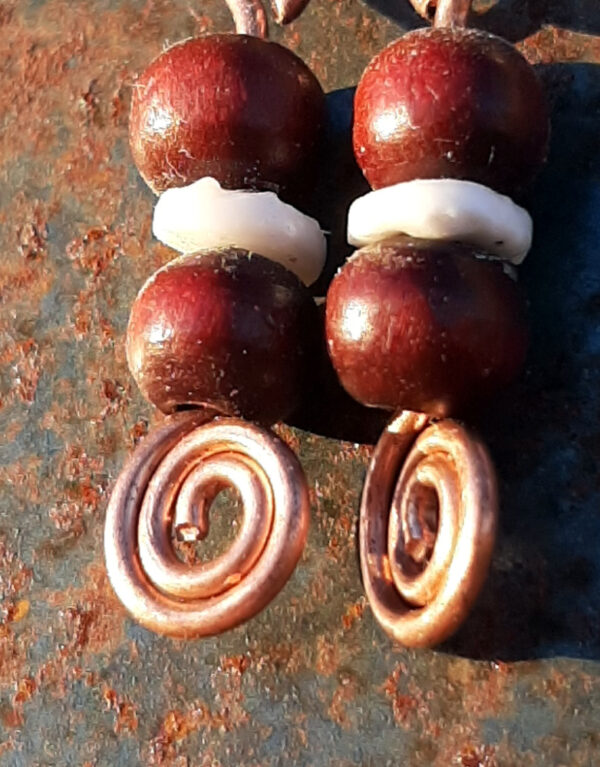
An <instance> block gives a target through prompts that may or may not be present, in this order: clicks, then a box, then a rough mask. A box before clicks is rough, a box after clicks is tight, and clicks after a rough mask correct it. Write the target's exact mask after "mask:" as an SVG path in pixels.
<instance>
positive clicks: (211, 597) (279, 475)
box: [104, 412, 309, 637]
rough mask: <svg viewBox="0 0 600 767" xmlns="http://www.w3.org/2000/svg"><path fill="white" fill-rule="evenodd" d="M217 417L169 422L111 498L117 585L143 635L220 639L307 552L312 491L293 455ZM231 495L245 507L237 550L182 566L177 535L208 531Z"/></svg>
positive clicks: (194, 415) (109, 540)
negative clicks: (225, 494)
mask: <svg viewBox="0 0 600 767" xmlns="http://www.w3.org/2000/svg"><path fill="white" fill-rule="evenodd" d="M211 418H212V414H208V413H203V412H190V413H185V414H179V415H176V416H171V417H170V418H168V419H167V422H166V424H165V425H164V426H162V427H161V428H159V429H156V430H155V431H154V432H152V433H151V434H150V435H148V437H147V438H146V439H145V440H144V441H143V442H142V443H141V445H140V446H139V447H138V448H137V449H136V451H135V452H134V453H133V455H132V456H131V457H130V458H129V460H128V462H127V464H126V465H125V468H124V469H123V471H122V472H121V475H120V476H119V479H118V480H117V483H116V486H115V488H114V490H113V493H112V495H111V499H110V503H109V505H108V510H107V515H106V526H105V535H104V545H105V553H106V566H107V570H108V575H109V578H110V581H111V584H112V586H113V588H114V590H115V592H116V593H117V596H118V597H119V599H120V600H121V602H122V603H123V604H124V605H125V607H126V608H127V610H128V611H129V612H130V613H131V614H132V615H133V617H134V618H136V620H138V621H139V622H140V623H141V624H142V625H144V626H145V627H146V628H149V629H151V630H153V631H156V632H158V633H161V634H168V635H170V636H175V637H200V636H209V635H213V634H219V633H221V632H223V631H227V630H228V629H230V628H233V627H234V626H236V625H238V624H239V623H242V622H244V621H246V620H248V619H249V618H251V617H252V616H253V615H255V614H256V613H257V612H259V611H260V610H262V609H263V608H264V607H265V606H266V605H267V604H268V603H269V602H270V601H271V600H272V599H273V598H274V597H275V595H276V594H277V593H278V592H279V591H280V589H281V588H282V587H283V585H284V584H285V582H286V581H287V579H288V578H289V576H290V575H291V573H292V572H293V570H294V567H295V566H296V563H297V561H298V559H299V558H300V555H301V553H302V549H303V547H304V543H305V541H306V535H307V531H308V520H309V500H308V489H307V486H306V480H305V478H304V474H303V472H302V469H301V467H300V464H299V463H298V460H297V458H296V456H295V455H294V454H293V453H292V451H291V450H290V449H289V448H288V447H287V446H286V445H285V444H284V443H283V442H282V441H281V440H280V439H279V438H278V437H276V436H275V435H274V434H273V433H272V432H270V431H268V430H266V429H262V428H260V427H258V426H255V425H252V424H249V423H247V422H245V421H242V420H237V419H230V418H223V419H215V420H210V419H211ZM225 487H233V488H235V489H236V490H237V491H238V493H239V496H240V498H241V501H242V506H243V522H242V525H241V529H240V532H239V534H238V536H237V538H236V539H235V540H234V542H233V544H232V545H231V546H230V548H229V549H228V550H227V551H226V552H225V553H224V554H223V555H221V556H220V557H217V558H216V559H214V560H212V561H210V562H206V563H201V564H197V565H193V566H188V565H185V564H184V563H183V562H182V561H181V560H179V559H178V557H177V555H176V553H175V550H174V548H173V543H172V535H173V531H174V530H175V531H178V532H180V533H181V534H182V535H183V537H186V538H188V539H194V538H196V539H197V538H202V537H204V535H205V534H206V532H207V530H208V521H207V520H208V511H209V508H210V504H211V503H212V501H213V500H214V498H215V497H216V495H217V494H218V493H219V492H220V490H222V489H223V488H225Z"/></svg>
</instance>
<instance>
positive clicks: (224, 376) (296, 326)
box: [127, 249, 318, 423]
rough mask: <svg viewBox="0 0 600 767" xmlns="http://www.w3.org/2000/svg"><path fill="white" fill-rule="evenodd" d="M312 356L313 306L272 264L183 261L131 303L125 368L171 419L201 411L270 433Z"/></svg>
mask: <svg viewBox="0 0 600 767" xmlns="http://www.w3.org/2000/svg"><path fill="white" fill-rule="evenodd" d="M317 348H318V317H317V311H316V307H315V303H314V300H313V298H312V296H311V295H310V293H309V292H308V291H307V289H306V288H305V287H304V285H302V283H301V282H300V281H299V280H298V278H297V277H296V276H295V275H294V274H292V273H291V272H289V271H288V270H287V269H285V268H284V267H283V266H281V265H280V264H277V263H275V262H273V261H270V260H268V259H266V258H263V257H262V256H257V255H254V254H253V255H250V254H249V253H248V252H247V251H243V250H237V249H227V250H218V251H202V252H200V253H198V254H195V255H190V256H182V257H181V258H178V259H176V260H175V261H172V262H171V263H170V264H168V265H167V266H166V267H164V268H162V269H160V270H159V271H158V272H156V274H154V275H153V277H152V278H151V279H150V280H149V281H148V282H147V283H146V285H144V287H143V288H142V290H141V291H140V293H139V294H138V296H137V298H136V300H135V302H134V304H133V307H132V310H131V316H130V320H129V327H128V329H127V359H128V362H129V367H130V369H131V373H132V375H133V377H134V378H135V380H136V382H137V384H138V386H139V388H140V390H141V392H142V394H143V395H144V396H145V397H146V399H148V400H149V401H150V402H152V403H153V404H154V405H156V406H157V407H158V408H160V409H161V410H162V411H163V412H166V413H170V412H173V411H175V410H177V409H181V408H184V407H197V406H202V405H207V406H210V407H213V408H215V409H217V410H218V411H220V412H222V413H225V414H228V415H239V416H242V417H245V418H248V419H252V420H257V421H261V422H264V423H273V422H275V421H277V420H279V419H282V418H285V417H286V416H287V415H289V414H290V413H291V412H292V411H293V410H294V409H295V408H296V406H297V405H298V403H299V401H300V399H301V397H302V395H303V393H304V391H305V387H306V385H307V383H308V382H309V381H310V375H311V368H312V365H313V364H314V363H313V356H314V355H315V353H316V350H317Z"/></svg>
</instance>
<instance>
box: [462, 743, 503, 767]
mask: <svg viewBox="0 0 600 767" xmlns="http://www.w3.org/2000/svg"><path fill="white" fill-rule="evenodd" d="M495 753H496V749H495V748H494V747H493V746H483V748H481V749H477V748H475V747H474V746H467V747H466V748H465V749H464V750H463V752H462V753H461V755H460V764H461V765H462V767H497V764H498V763H497V762H496V759H495V757H494V754H495Z"/></svg>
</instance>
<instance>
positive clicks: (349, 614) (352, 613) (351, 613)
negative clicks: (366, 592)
mask: <svg viewBox="0 0 600 767" xmlns="http://www.w3.org/2000/svg"><path fill="white" fill-rule="evenodd" d="M365 607H366V599H365V598H364V597H361V598H360V599H359V600H358V601H356V602H354V603H353V604H351V605H350V606H349V607H348V609H347V610H346V612H345V613H344V614H343V615H342V626H343V627H344V629H345V630H346V631H348V630H349V629H351V628H352V626H353V625H354V624H355V623H356V621H357V620H360V619H361V618H362V617H363V614H364V612H365Z"/></svg>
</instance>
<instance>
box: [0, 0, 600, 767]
mask: <svg viewBox="0 0 600 767" xmlns="http://www.w3.org/2000/svg"><path fill="white" fill-rule="evenodd" d="M476 5H477V8H478V9H479V10H480V11H483V10H484V8H486V7H488V8H489V7H490V6H492V7H491V8H490V10H489V11H488V13H486V15H485V16H483V17H481V19H480V21H481V25H482V26H485V27H486V28H489V29H491V30H492V31H495V32H498V33H501V34H506V35H509V36H510V38H511V39H513V40H521V41H522V42H520V43H519V48H520V50H522V51H523V52H524V53H525V55H526V56H527V57H528V59H529V60H530V61H532V62H533V63H536V64H539V65H540V70H541V73H542V75H543V77H544V80H545V82H546V83H547V85H548V89H549V93H550V99H551V103H552V104H553V142H552V147H551V154H550V160H549V164H548V167H547V169H546V170H545V171H544V172H543V174H542V176H541V178H540V179H539V181H538V183H537V185H536V187H535V189H534V190H533V191H532V193H531V198H530V207H531V209H532V211H533V214H534V217H535V222H536V226H537V229H536V247H535V250H534V252H532V254H531V256H530V258H529V261H528V262H527V264H526V265H525V267H524V268H523V270H522V276H523V282H524V284H525V287H526V288H527V290H528V291H529V295H530V297H531V317H532V322H533V348H532V352H531V354H530V357H529V361H528V365H527V371H526V374H525V376H524V378H523V380H522V382H521V383H520V384H519V385H518V386H517V387H515V388H514V389H513V390H512V391H511V392H509V393H507V396H506V398H504V399H503V400H501V401H500V400H499V401H498V402H497V403H496V406H495V408H494V410H493V412H491V413H490V414H489V416H488V417H487V418H486V419H482V421H481V422H480V423H479V424H478V426H479V428H480V430H481V432H482V433H483V436H484V437H485V439H486V440H487V442H488V444H489V446H490V449H491V451H492V453H493V455H494V456H495V458H496V460H497V464H498V468H499V472H500V479H501V490H502V520H501V530H500V538H499V544H498V548H497V551H496V555H495V558H494V563H493V567H492V573H491V577H490V580H489V584H488V586H487V587H486V589H485V591H484V594H483V595H482V598H481V600H480V604H479V607H478V608H477V610H476V611H475V613H474V614H473V616H472V618H471V619H470V620H469V622H468V623H467V624H466V625H465V627H464V629H463V630H462V631H461V633H460V635H459V636H457V637H456V638H455V639H454V640H453V641H452V642H451V643H449V644H448V645H447V646H445V647H444V648H441V649H440V650H437V651H418V652H410V651H405V650H402V649H401V648H399V647H394V646H393V645H392V644H391V643H390V642H389V641H388V640H387V638H386V637H385V636H384V635H383V634H382V632H381V631H380V630H379V628H378V627H377V626H376V625H375V624H374V622H373V620H372V617H371V614H370V611H369V609H368V607H366V606H365V603H364V599H363V597H362V589H361V584H360V580H359V574H358V573H359V571H358V563H357V553H356V541H355V525H356V519H357V507H358V499H359V492H360V488H361V484H362V478H363V474H364V469H365V466H366V463H367V460H368V456H369V449H368V448H367V447H355V446H354V445H353V444H351V443H342V442H339V441H336V440H333V439H328V438H325V437H323V436H316V435H314V434H310V433H307V432H303V431H300V430H291V429H287V428H286V429H283V430H282V433H283V434H284V436H285V437H286V439H288V440H289V441H290V443H291V444H292V445H293V446H294V447H295V448H296V449H298V451H299V454H300V457H301V460H302V462H303V465H304V467H305V469H306V472H307V476H308V480H309V483H310V487H311V494H312V501H313V524H312V528H311V532H310V537H309V543H308V547H307V549H306V553H305V555H304V558H303V561H302V562H301V564H300V566H299V568H298V569H297V571H296V573H295V575H294V576H293V578H292V579H291V581H290V583H289V584H288V585H287V586H286V588H285V589H284V590H283V592H282V593H281V595H280V596H279V597H278V599H277V600H276V601H275V602H274V603H273V604H272V605H271V606H270V607H269V608H268V609H267V610H266V611H265V612H263V613H262V615H260V616H259V617H258V618H257V619H255V620H254V621H252V622H251V623H249V624H247V625H246V626H244V627H241V628H239V629H237V630H236V631H233V632H231V633H230V634H227V635H225V636H222V637H219V638H218V639H215V640H207V641H202V642H191V643H183V642H174V641H171V640H167V639H163V638H160V637H156V636H153V635H151V634H149V633H148V632H146V631H145V630H143V629H141V628H139V627H138V626H136V625H135V624H134V623H132V622H131V621H130V620H129V619H128V618H127V617H126V616H125V614H124V612H123V610H122V608H121V607H120V605H119V604H118V603H117V601H116V599H115V597H114V596H113V594H112V592H111V590H110V588H109V586H108V584H107V582H106V576H105V571H104V565H103V554H102V528H103V517H104V509H105V506H106V499H107V495H108V492H109V491H110V487H111V485H112V483H113V482H114V479H115V477H116V476H117V473H118V471H119V469H120V467H121V466H122V464H123V461H124V460H125V457H126V455H127V454H128V453H129V452H130V451H131V449H132V448H133V446H134V444H135V443H136V441H137V440H139V439H140V438H141V437H142V436H143V434H144V433H145V432H146V430H147V429H148V428H149V427H151V426H152V424H153V423H154V422H155V418H156V416H155V414H154V413H153V412H152V410H151V409H150V407H149V406H147V405H146V404H145V403H144V402H143V400H142V398H141V396H140V395H139V394H138V392H137V391H136V389H135V386H134V384H133V382H132V380H131V378H130V376H129V374H128V372H127V366H126V361H125V354H124V333H125V328H126V324H127V316H128V311H129V306H130V305H131V302H132V301H133V298H134V296H135V294H136V292H137V290H138V289H139V288H140V286H141V285H142V283H143V282H144V280H145V279H146V277H147V276H148V275H149V274H150V273H151V272H152V271H154V270H155V269H156V268H157V267H158V266H159V265H161V264H162V263H164V262H165V261H166V260H167V259H168V258H169V256H170V254H169V252H168V250H167V249H166V248H164V247H162V246H160V245H158V244H157V243H156V242H153V241H152V239H151V234H150V220H151V209H152V203H153V199H152V195H151V193H150V192H149V191H148V190H147V189H146V187H145V184H144V183H143V182H142V181H141V179H140V178H139V177H138V176H137V173H136V171H135V169H134V167H133V163H132V162H131V160H130V157H129V152H128V147H127V111H128V102H129V96H130V88H131V83H132V81H133V77H134V74H135V73H136V72H138V71H141V70H142V69H143V68H144V66H145V65H146V64H147V63H148V62H149V61H150V60H151V59H152V58H153V57H154V56H155V55H156V54H157V53H158V52H159V51H160V50H161V49H162V46H163V45H164V43H165V41H167V40H168V41H170V42H173V41H175V40H178V39H181V38H184V37H186V36H189V35H192V34H200V33H202V32H211V31H223V30H226V29H228V28H229V27H230V22H229V19H228V15H227V11H226V9H225V6H224V4H221V3H218V2H217V1H216V0H205V1H204V2H202V3H195V2H194V3H189V2H185V1H184V0H168V1H167V0H128V1H127V2H125V0H81V2H77V3H70V2H67V1H66V0H3V2H2V4H1V5H0V32H1V34H0V57H1V60H2V73H1V74H0V80H1V82H2V91H1V93H2V96H1V98H0V182H1V183H0V398H1V403H0V405H1V407H0V434H1V437H0V617H1V623H0V764H2V765H9V766H10V767H34V766H36V765H44V766H45V765H61V767H63V766H69V767H71V765H73V766H75V765H77V767H83V765H86V767H89V765H94V766H98V767H104V765H106V766H107V767H108V766H110V767H125V766H127V767H129V766H130V765H138V764H139V765H171V766H173V767H184V766H185V767H199V766H200V765H234V764H240V765H252V766H253V767H257V766H258V765H260V766H261V767H267V766H268V765H279V764H282V765H283V764H285V765H288V764H299V765H318V766H319V767H320V765H324V764H332V765H337V766H338V767H341V766H342V765H344V767H346V766H347V765H384V764H388V765H395V764H398V763H401V764H405V765H410V766H411V767H412V765H415V767H416V766H417V765H419V766H420V765H429V764H431V765H434V767H448V765H454V764H456V765H460V766H461V767H475V765H485V767H503V766H504V765H509V766H511V767H512V765H516V764H518V765H520V767H528V766H529V765H531V766H532V767H546V766H548V767H550V766H552V767H556V765H569V767H578V766H582V767H583V766H585V767H588V765H590V764H594V763H595V761H597V753H598V749H599V743H598V734H597V711H598V707H599V706H600V639H599V638H600V618H599V616H600V571H599V568H598V564H597V554H598V541H599V540H600V516H599V514H598V508H599V504H600V477H599V469H598V466H599V465H600V424H599V417H600V412H599V410H600V409H599V404H600V403H599V394H598V392H599V391H600V335H599V332H598V321H599V318H600V265H599V261H598V242H599V241H600V225H599V224H598V210H599V207H600V196H599V194H598V189H599V184H598V182H599V180H600V162H599V159H598V158H599V156H598V135H599V133H600V114H599V111H598V110H599V105H600V69H599V67H598V63H599V62H600V41H599V40H598V38H597V37H596V35H598V34H599V33H600V9H599V8H598V6H597V3H596V2H595V0H568V2H566V1H565V0H548V1H547V2H533V0H531V2H529V3H523V2H520V1H518V0H506V2H504V1H501V2H498V3H496V4H492V3H489V2H483V1H482V2H478V3H477V4H476ZM384 13H388V14H389V15H390V16H394V18H393V19H392V18H387V17H385V16H384V15H383V14H384ZM396 22H397V23H398V25H400V26H402V27H403V28H408V27H413V26H416V25H417V24H418V23H420V21H419V20H418V19H417V17H416V15H415V14H413V12H412V10H411V8H410V6H409V4H408V3H399V2H396V1H395V0H394V2H391V1H390V2H384V0H377V2H375V0H373V2H372V4H370V5H367V4H364V3H360V2H358V0H313V3H312V4H311V5H309V7H308V9H307V11H306V12H305V14H304V15H303V16H302V18H301V19H300V20H299V21H298V22H297V23H295V24H294V25H293V26H292V27H291V28H289V29H287V30H285V31H283V32H282V31H279V30H275V32H274V37H275V39H277V40H281V41H283V42H284V43H285V44H287V45H289V46H291V47H292V48H293V49H294V50H295V51H296V52H298V53H299V54H300V55H301V56H303V57H304V58H305V60H306V61H307V62H308V63H309V64H310V65H311V66H312V67H314V69H315V71H316V73H317V75H318V76H319V78H320V80H321V81H322V82H323V84H324V86H325V89H326V90H327V91H334V93H332V95H330V97H329V105H330V111H331V115H330V117H331V124H330V138H331V140H332V144H331V145H330V146H329V148H328V154H327V156H328V158H329V160H328V167H329V169H327V170H325V169H324V173H323V177H322V184H321V186H320V188H318V189H315V196H314V206H315V208H316V209H318V210H319V211H320V213H321V218H322V221H323V225H324V228H326V229H331V230H332V231H333V235H332V238H333V241H334V243H335V247H334V254H333V257H332V259H331V261H330V264H329V267H328V270H327V276H331V274H332V273H333V271H334V269H335V263H336V261H337V262H339V261H340V260H341V259H342V258H343V257H344V256H345V255H346V254H347V253H348V249H347V248H344V247H343V245H341V244H340V243H341V242H342V232H343V228H344V221H343V212H344V206H345V205H346V204H347V202H348V201H349V199H350V198H351V197H352V196H353V195H356V194H357V193H358V191H360V190H362V189H364V185H363V182H362V180H361V178H360V173H358V171H356V170H355V169H354V167H353V165H352V163H351V154H350V152H349V146H350V138H349V134H348V125H349V114H350V112H349V109H350V105H351V93H350V91H348V90H346V89H348V88H349V87H351V86H353V85H355V84H356V82H357V81H358V78H359V76H360V72H361V70H362V68H363V67H364V66H365V64H366V63H367V61H368V59H369V58H370V56H372V55H373V54H374V53H375V52H376V51H378V50H381V48H383V46H384V45H385V44H387V43H388V42H389V41H391V40H392V39H393V38H394V37H395V36H396V35H397V34H398V33H399V31H400V26H398V25H397V23H396ZM542 25H544V26H543V27H542ZM525 38H526V39H525ZM333 199H335V204H334V203H333V202H332V200H333ZM325 282H326V278H325V279H324V281H323V285H324V284H325ZM325 415H326V414H324V415H323V418H322V419H318V418H317V419H315V418H313V424H314V429H315V430H318V429H319V428H321V430H323V429H325V427H326V430H327V431H328V433H329V434H333V433H334V431H335V427H336V426H337V424H335V423H332V422H331V419H330V420H329V421H327V420H326V419H325ZM340 431H341V429H340ZM350 432H351V429H348V428H347V429H346V430H345V433H346V435H347V436H351V433H350ZM218 527H219V525H218V524H215V535H218V530H217V528H218ZM221 531H222V534H223V535H225V531H226V525H225V524H224V523H223V524H222V525H221Z"/></svg>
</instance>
